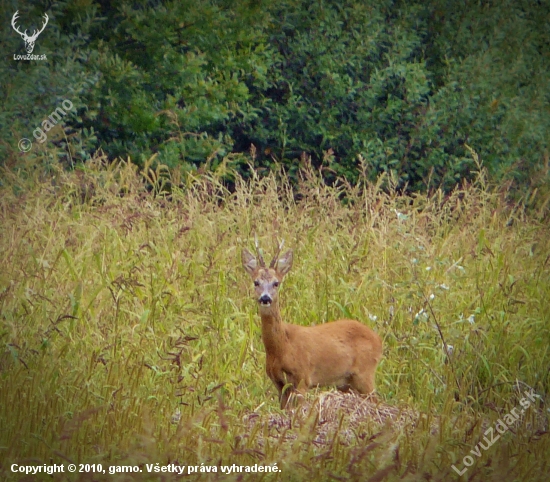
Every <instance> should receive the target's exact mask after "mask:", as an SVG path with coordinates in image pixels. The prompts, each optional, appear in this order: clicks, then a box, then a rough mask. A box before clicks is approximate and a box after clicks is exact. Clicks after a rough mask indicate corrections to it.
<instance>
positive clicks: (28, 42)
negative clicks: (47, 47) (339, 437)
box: [11, 10, 49, 54]
mask: <svg viewBox="0 0 550 482" xmlns="http://www.w3.org/2000/svg"><path fill="white" fill-rule="evenodd" d="M18 14H19V10H17V12H15V13H14V14H13V17H12V19H11V26H12V27H13V29H14V30H15V31H16V32H17V33H18V34H19V35H21V37H23V40H24V41H25V49H26V50H27V53H29V54H32V51H33V50H34V43H35V42H36V39H37V38H38V36H39V35H40V34H41V33H42V32H43V31H44V29H45V28H46V25H48V20H49V18H48V15H47V14H44V20H45V22H44V25H42V28H41V29H40V30H35V31H34V33H33V34H32V35H31V36H28V35H27V30H25V31H24V32H21V31H20V30H19V29H18V28H17V25H15V22H16V20H17V16H18Z"/></svg>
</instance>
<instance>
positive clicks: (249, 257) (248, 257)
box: [241, 249, 258, 276]
mask: <svg viewBox="0 0 550 482" xmlns="http://www.w3.org/2000/svg"><path fill="white" fill-rule="evenodd" d="M241 259H242V263H243V268H244V269H245V271H246V272H247V273H248V274H249V275H250V276H254V273H255V272H256V270H257V269H258V260H257V259H256V258H255V257H254V255H253V254H252V253H251V252H250V251H248V249H243V252H242V256H241Z"/></svg>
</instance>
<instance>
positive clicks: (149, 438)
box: [0, 159, 550, 481]
mask: <svg viewBox="0 0 550 482" xmlns="http://www.w3.org/2000/svg"><path fill="white" fill-rule="evenodd" d="M166 175H167V174H166V173H164V177H163V175H162V173H160V172H157V173H154V172H153V171H149V174H148V175H147V176H148V178H149V181H150V187H151V186H152V189H146V188H145V187H146V185H145V184H144V183H143V182H142V179H141V176H140V174H139V173H137V172H136V170H135V168H134V167H133V166H132V165H131V164H127V163H120V164H113V165H110V166H106V165H104V164H102V162H101V159H98V160H96V161H95V162H93V163H90V164H89V165H88V166H86V167H85V168H81V169H78V170H76V171H74V172H70V173H69V172H62V171H56V170H54V172H52V173H51V174H50V175H49V176H47V177H45V178H40V177H38V176H35V177H34V178H30V179H29V178H28V177H27V178H24V177H22V176H21V175H17V174H14V173H10V172H8V171H6V172H4V173H3V179H4V181H3V184H2V187H1V188H0V190H1V192H0V217H1V219H0V224H1V226H2V228H1V229H2V232H1V236H0V251H1V253H2V254H1V256H2V259H3V260H2V270H1V271H0V304H1V305H0V306H1V325H0V340H1V346H0V473H2V476H3V477H4V478H11V479H18V478H20V477H21V475H20V474H13V473H12V472H11V469H10V467H11V464H13V463H17V464H22V465H29V464H31V463H36V464H44V463H46V464H48V463H64V464H65V465H66V464H68V463H69V462H74V463H77V464H79V463H87V464H93V463H101V464H102V465H103V466H104V467H108V466H109V465H132V466H139V467H140V468H142V469H143V472H142V473H141V474H139V476H140V478H143V479H152V480H171V477H174V478H175V476H173V475H170V474H163V475H162V478H161V476H160V475H159V474H149V473H147V471H146V470H145V464H147V463H149V464H151V463H153V464H155V463H157V462H158V463H160V464H161V465H163V464H167V463H179V464H183V465H197V466H200V465H201V463H202V464H204V465H207V466H216V467H221V465H232V464H240V465H254V464H255V463H258V464H263V465H267V464H272V463H277V465H278V468H279V469H280V472H279V473H277V474H233V475H232V476H230V477H227V476H223V474H221V473H220V472H218V473H214V474H212V473H210V474H207V473H200V472H199V473H198V474H194V475H189V476H187V477H188V478H199V479H202V480H214V479H217V478H224V477H225V478H235V479H237V478H238V477H244V479H245V480H257V479H261V478H265V479H266V480H272V479H273V480H274V479H277V480H302V479H303V480H329V479H331V478H332V479H334V480H348V479H349V480H373V481H375V480H378V481H381V480H398V479H399V480H411V481H412V480H452V479H453V478H458V476H457V474H456V473H455V471H454V470H453V469H452V468H451V465H452V464H455V466H456V467H457V468H458V467H463V464H462V460H463V457H464V456H465V455H468V454H469V453H470V450H471V449H473V448H474V447H475V445H476V444H477V442H478V441H479V440H480V439H482V436H483V435H482V434H483V432H484V431H485V430H486V429H487V427H488V426H494V424H495V423H496V421H497V419H499V418H500V417H502V416H503V414H505V413H507V412H509V411H510V410H511V409H512V408H514V407H519V406H520V405H519V403H520V399H521V398H522V397H523V396H524V395H523V392H524V391H525V390H528V389H530V388H529V387H531V388H532V389H533V390H534V392H536V393H537V394H538V395H539V396H540V398H537V401H536V403H534V404H533V405H532V407H531V408H530V409H529V410H526V411H525V413H524V414H523V416H522V418H521V420H519V421H518V422H517V424H516V425H515V426H514V427H513V430H510V431H508V432H507V433H505V434H504V435H503V436H502V437H501V438H500V440H498V441H497V442H496V443H495V444H494V445H493V446H492V447H491V448H490V449H489V450H487V451H486V452H482V454H481V456H480V457H479V458H477V457H476V458H475V464H474V466H472V467H470V468H469V469H468V471H467V472H466V473H465V475H463V476H462V478H463V480H479V481H487V480H499V481H508V480H518V481H519V480H529V481H531V480H545V479H544V477H545V476H546V474H547V473H548V471H549V470H550V463H549V460H550V444H549V434H548V433H547V431H548V417H549V415H550V414H549V412H548V405H547V404H546V402H545V400H546V398H547V397H548V391H549V386H550V372H549V369H550V352H549V340H550V303H549V301H548V300H549V299H550V284H549V273H550V249H549V243H548V239H550V229H549V226H548V214H547V212H546V211H545V210H544V206H546V205H547V202H546V203H542V206H543V208H541V210H539V211H535V210H531V211H529V212H528V211H527V210H526V209H525V208H524V207H523V206H522V205H521V204H518V203H515V204H512V203H510V202H509V201H508V200H507V197H506V192H505V189H503V188H501V189H497V188H495V187H492V186H489V185H488V184H487V182H486V181H485V178H484V174H483V171H480V174H479V177H478V180H477V182H476V183H474V184H472V185H466V186H464V187H462V188H461V189H457V190H456V191H455V192H454V193H452V194H451V195H447V196H445V195H443V194H442V193H440V192H435V193H433V194H431V195H415V196H412V197H407V196H403V195H399V194H398V193H397V192H395V191H394V190H393V189H392V186H391V182H389V181H388V180H387V179H383V178H382V179H380V181H379V183H378V184H374V185H373V184H368V183H362V184H360V185H359V186H349V185H346V184H345V183H340V184H338V185H336V186H332V187H329V186H326V185H325V184H324V183H323V182H322V181H321V179H320V177H319V176H318V175H317V174H316V173H315V172H314V171H313V170H312V169H309V168H305V169H304V170H303V171H302V182H301V184H300V185H299V186H298V187H291V186H290V185H288V183H287V182H286V180H285V178H284V175H282V174H281V173H271V174H269V175H267V176H265V177H258V176H256V175H254V176H253V177H252V179H251V180H249V181H246V182H245V181H243V180H242V179H240V178H238V177H237V178H236V180H235V189H234V190H232V191H229V190H228V189H227V188H226V187H225V186H224V184H223V183H222V182H221V181H220V180H219V178H218V177H217V175H216V174H210V175H197V176H196V177H193V176H189V177H187V178H185V179H181V178H179V177H177V176H175V175H173V177H172V183H171V186H172V187H171V192H170V194H169V196H166V195H163V192H162V191H163V182H164V181H163V180H165V179H166ZM31 177H32V176H31ZM175 186H179V187H175ZM256 233H257V235H258V237H259V239H260V242H261V245H262V246H263V248H264V250H265V251H266V252H267V253H268V254H269V253H270V252H271V250H272V249H274V246H275V243H276V239H281V238H284V239H285V241H286V245H287V246H289V247H292V248H293V249H294V250H295V264H294V268H293V271H292V272H291V273H290V275H289V276H288V278H287V280H286V281H285V285H284V286H283V287H282V292H281V298H282V312H283V317H284V319H285V320H286V321H289V322H293V323H299V324H304V325H312V324H316V323H324V322H327V321H330V320H333V319H337V318H341V317H352V318H356V319H359V320H361V321H362V322H364V323H366V324H368V325H369V326H371V327H372V328H373V329H375V330H376V331H377V332H378V333H379V334H380V335H381V336H382V337H383V339H384V345H385V352H384V358H383V360H382V362H381V363H380V366H379V369H378V372H377V390H378V395H379V398H380V399H381V400H382V402H381V405H380V406H391V407H397V408H398V409H399V410H403V411H409V412H411V413H414V414H415V416H414V417H413V420H412V421H411V422H410V423H405V424H402V423H398V421H397V419H395V420H393V419H392V418H389V419H387V420H386V422H385V423H384V424H380V423H378V422H377V421H376V420H369V419H365V420H363V421H359V422H357V421H355V422H354V425H353V426H351V425H349V424H350V423H351V422H350V421H349V420H348V419H347V418H346V417H345V416H344V415H345V414H342V416H341V417H340V418H339V422H338V423H337V424H336V425H335V427H334V430H331V431H329V432H328V435H327V436H326V437H325V440H324V441H319V440H318V439H316V436H317V434H318V430H319V429H320V427H321V424H320V418H319V414H317V413H316V411H315V408H314V407H315V406H316V405H315V404H312V405H311V407H313V408H312V409H311V410H310V411H309V412H308V413H309V416H305V417H299V416H298V415H297V414H295V415H292V416H291V417H294V418H293V420H292V423H291V424H287V425H284V428H281V427H282V425H280V426H277V424H276V423H275V422H274V421H276V420H286V418H285V417H288V416H287V415H285V413H283V412H281V411H280V410H279V409H278V403H277V398H276V390H275V389H274V387H272V385H271V382H270V381H269V380H268V378H267V376H266V375H265V372H264V365H265V359H264V349H263V345H262V342H261V337H260V332H261V329H260V326H259V318H258V316H257V314H256V306H255V304H254V302H253V300H252V299H251V294H252V287H251V286H250V282H249V279H248V277H247V276H245V273H244V272H243V270H242V268H241V266H240V250H241V248H242V247H249V248H250V246H251V242H252V240H253V238H254V235H255V234H256ZM322 393H323V392H322V391H317V392H314V393H312V394H311V395H310V400H313V399H314V398H315V397H316V396H319V395H320V394H322ZM251 415H254V416H256V415H257V417H256V423H254V424H251V423H250V417H251ZM277 417H279V418H277ZM289 427H290V428H289ZM344 430H348V432H347V436H346V438H345V437H344V436H343V431H344ZM350 433H351V438H350V435H349V434H350ZM218 470H219V469H218ZM63 477H64V478H67V479H68V480H80V479H82V480H117V478H120V479H121V480H129V478H130V476H129V475H128V474H125V475H109V474H106V475H102V474H82V473H80V474H79V473H76V474H72V475H70V474H65V475H64V476H63ZM132 477H133V478H134V479H135V478H137V474H133V475H132ZM43 478H44V480H51V479H50V478H48V477H47V476H45V477H43ZM33 480H41V476H34V477H33Z"/></svg>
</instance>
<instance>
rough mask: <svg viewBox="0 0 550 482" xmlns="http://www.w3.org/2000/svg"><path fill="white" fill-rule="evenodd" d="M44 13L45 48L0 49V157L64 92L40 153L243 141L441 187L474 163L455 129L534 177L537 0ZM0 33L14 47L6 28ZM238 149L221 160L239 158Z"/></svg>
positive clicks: (87, 5)
mask: <svg viewBox="0 0 550 482" xmlns="http://www.w3.org/2000/svg"><path fill="white" fill-rule="evenodd" d="M3 5H4V6H5V7H6V8H4V9H3V12H5V13H4V14H2V18H3V20H4V22H5V24H9V21H10V18H9V16H10V15H11V14H12V12H11V10H12V9H11V8H7V7H8V6H7V2H5V1H4V2H3ZM42 13H43V12H42V11H41V10H39V9H34V10H29V11H28V12H27V15H28V17H29V18H39V17H40V16H41V15H42ZM49 15H50V23H49V25H48V28H47V30H46V31H45V32H44V33H43V34H42V36H41V37H40V42H39V43H38V44H37V45H39V49H40V51H41V52H47V53H48V61H45V62H34V63H28V62H27V63H25V62H15V61H10V62H8V63H6V64H4V65H3V66H2V67H0V69H2V70H1V71H0V73H1V74H2V76H3V77H4V78H6V79H7V81H6V82H5V83H3V84H2V87H1V88H2V94H3V97H4V99H5V101H4V103H5V105H4V109H3V112H2V114H0V116H1V117H0V120H1V125H0V134H1V135H2V139H4V144H3V145H2V146H1V147H0V149H2V152H1V154H3V155H2V158H8V159H9V162H12V163H17V162H18V161H19V154H18V151H17V148H16V144H17V140H18V139H19V138H20V137H28V135H29V134H30V133H31V132H32V130H33V129H34V127H36V126H37V125H39V123H40V121H41V120H42V119H43V118H44V117H45V115H46V114H47V113H49V112H51V111H52V110H53V109H55V107H57V106H58V105H59V102H60V101H61V100H62V99H63V98H69V97H70V100H71V101H72V102H73V104H74V105H75V106H76V111H75V113H74V115H72V116H71V117H69V118H67V119H66V120H64V127H65V133H66V134H67V136H66V138H63V136H61V138H59V139H56V140H54V139H52V140H54V145H55V147H56V149H54V150H53V151H51V150H50V151H47V152H48V155H49V157H50V158H52V159H54V160H57V159H65V160H68V161H70V162H71V163H74V162H77V161H81V160H86V159H87V158H88V157H89V155H90V153H91V152H93V151H94V150H96V149H99V148H101V149H102V150H103V151H104V152H105V153H106V154H107V155H108V156H109V157H110V158H111V159H114V158H117V157H123V158H126V157H128V156H129V157H130V158H131V159H132V160H133V161H134V162H137V163H138V164H141V165H143V164H144V163H145V161H147V160H149V159H151V158H152V157H153V156H155V158H156V160H157V161H158V162H160V163H162V164H165V165H167V166H169V167H177V166H181V167H182V168H183V169H184V170H187V169H196V168H198V167H200V166H203V165H205V166H206V167H209V168H211V167H216V166H217V165H218V164H219V162H220V161H221V159H222V158H224V157H225V156H227V154H229V153H244V152H248V151H249V150H250V149H251V146H252V145H254V146H255V147H254V148H253V152H254V154H255V156H254V157H255V160H254V162H255V163H256V165H257V167H268V168H269V167H272V165H273V163H274V161H277V162H278V163H282V164H283V165H284V166H286V169H287V173H288V174H289V176H290V178H291V180H292V181H296V173H297V169H298V164H299V161H298V159H300V158H301V156H302V155H303V153H306V154H307V155H310V156H312V158H313V160H314V162H315V163H316V164H317V165H318V166H321V165H322V166H323V172H324V173H325V177H326V179H327V180H331V179H335V178H336V177H338V176H345V177H346V178H347V179H348V180H349V181H351V182H355V181H356V180H357V179H358V176H359V173H360V171H361V169H366V170H367V171H368V174H369V177H370V178H371V179H375V178H376V177H377V176H378V175H379V174H380V173H381V172H387V173H391V174H392V177H393V178H394V179H395V180H396V182H397V185H398V186H399V187H400V188H402V189H404V188H406V189H409V190H415V191H416V190H425V189H431V188H435V187H442V188H444V189H445V190H450V189H452V188H453V187H454V186H455V185H456V184H457V183H459V182H461V180H462V179H471V178H472V175H473V171H475V170H476V169H477V167H476V166H475V165H474V164H472V160H471V156H470V155H469V151H468V147H469V146H471V147H472V148H473V149H474V150H475V151H476V152H478V153H480V157H481V159H482V160H483V162H484V163H485V165H486V166H487V167H488V169H489V172H490V173H491V174H492V175H493V176H494V177H495V178H496V179H501V180H504V179H507V178H510V179H512V180H515V181H516V183H517V184H519V185H521V184H524V185H525V184H537V185H538V184H540V183H541V182H542V183H548V175H547V171H548V169H547V168H546V175H545V177H543V179H542V181H541V179H540V173H541V172H542V173H544V172H545V171H544V169H545V162H546V163H547V162H548V161H547V159H548V141H547V132H549V128H550V99H549V97H548V89H547V85H548V84H549V81H550V79H549V75H550V74H549V72H550V68H549V67H550V66H549V65H548V63H549V61H548V58H549V57H548V47H547V45H549V44H550V38H549V34H548V32H549V29H548V28H547V25H548V21H549V15H550V14H549V13H548V12H547V9H545V8H544V6H543V5H539V4H538V3H533V2H528V1H527V0H521V1H519V2H511V1H506V2H505V5H504V6H503V5H501V4H499V5H494V6H493V5H491V4H489V3H485V4H478V3H476V2H472V1H469V0H467V1H463V2H458V3H457V2H452V3H448V2H442V1H440V0H432V1H431V2H429V3H425V2H412V3H411V2H400V1H390V0H387V1H384V2H379V1H378V2H375V1H373V0H367V1H361V2H359V1H357V0H348V1H346V2H343V3H342V2H336V1H331V0H324V1H321V2H315V3H313V4H311V3H310V2H304V1H302V0H284V1H282V2H277V3H271V2H262V1H258V2H254V3H252V2H249V1H244V0H242V1H238V2H226V1H210V2H199V3H197V2H191V1H183V2H181V1H177V2H176V1H172V2H160V1H159V2H148V3H146V4H143V5H141V4H140V5H138V4H135V3H134V2H128V1H120V2H108V1H103V2H100V3H99V4H96V3H92V2H91V1H84V2H79V4H78V5H75V4H73V3H69V2H58V3H56V4H55V5H54V6H53V7H52V8H51V9H50V10H49ZM2 40H4V41H5V43H6V45H7V46H8V50H9V51H14V52H16V51H19V50H21V39H20V38H19V36H18V35H17V34H15V32H13V31H12V30H11V29H6V30H4V31H3V32H2ZM51 145H52V144H51V143H49V144H48V146H50V147H51ZM33 153H34V154H36V153H35V152H34V151H33ZM33 153H29V154H28V155H27V156H31V155H32V154H33ZM226 159H229V158H226ZM242 159H243V156H235V158H234V160H233V161H230V162H232V163H233V167H237V168H239V170H240V172H241V174H246V173H245V171H246V170H247V169H248V167H247V165H246V163H243V162H242Z"/></svg>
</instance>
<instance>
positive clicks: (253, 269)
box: [242, 240, 292, 311]
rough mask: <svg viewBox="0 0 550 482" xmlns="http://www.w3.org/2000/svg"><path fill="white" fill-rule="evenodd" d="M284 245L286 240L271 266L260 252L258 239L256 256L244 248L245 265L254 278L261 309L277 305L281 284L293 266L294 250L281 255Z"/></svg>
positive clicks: (280, 246)
mask: <svg viewBox="0 0 550 482" xmlns="http://www.w3.org/2000/svg"><path fill="white" fill-rule="evenodd" d="M283 245H284V241H283V242H281V244H280V245H279V250H278V251H277V254H275V257H274V258H273V260H272V261H271V263H270V264H269V268H268V267H267V266H266V264H265V261H264V258H263V257H262V255H261V253H260V249H259V247H258V241H257V240H256V256H254V255H253V254H252V253H251V252H250V251H248V250H246V249H243V252H242V263H243V267H244V269H245V270H246V272H247V273H248V274H249V275H250V276H251V277H252V279H253V280H254V290H255V292H256V300H257V301H258V304H259V305H260V311H261V310H264V309H269V308H270V307H271V305H272V304H274V305H276V302H277V300H278V288H279V284H280V282H281V281H282V280H283V278H284V276H285V275H286V274H287V273H288V272H289V271H290V268H291V267H292V251H287V252H286V253H285V254H284V255H283V256H281V257H279V256H280V254H281V250H282V249H283Z"/></svg>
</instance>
